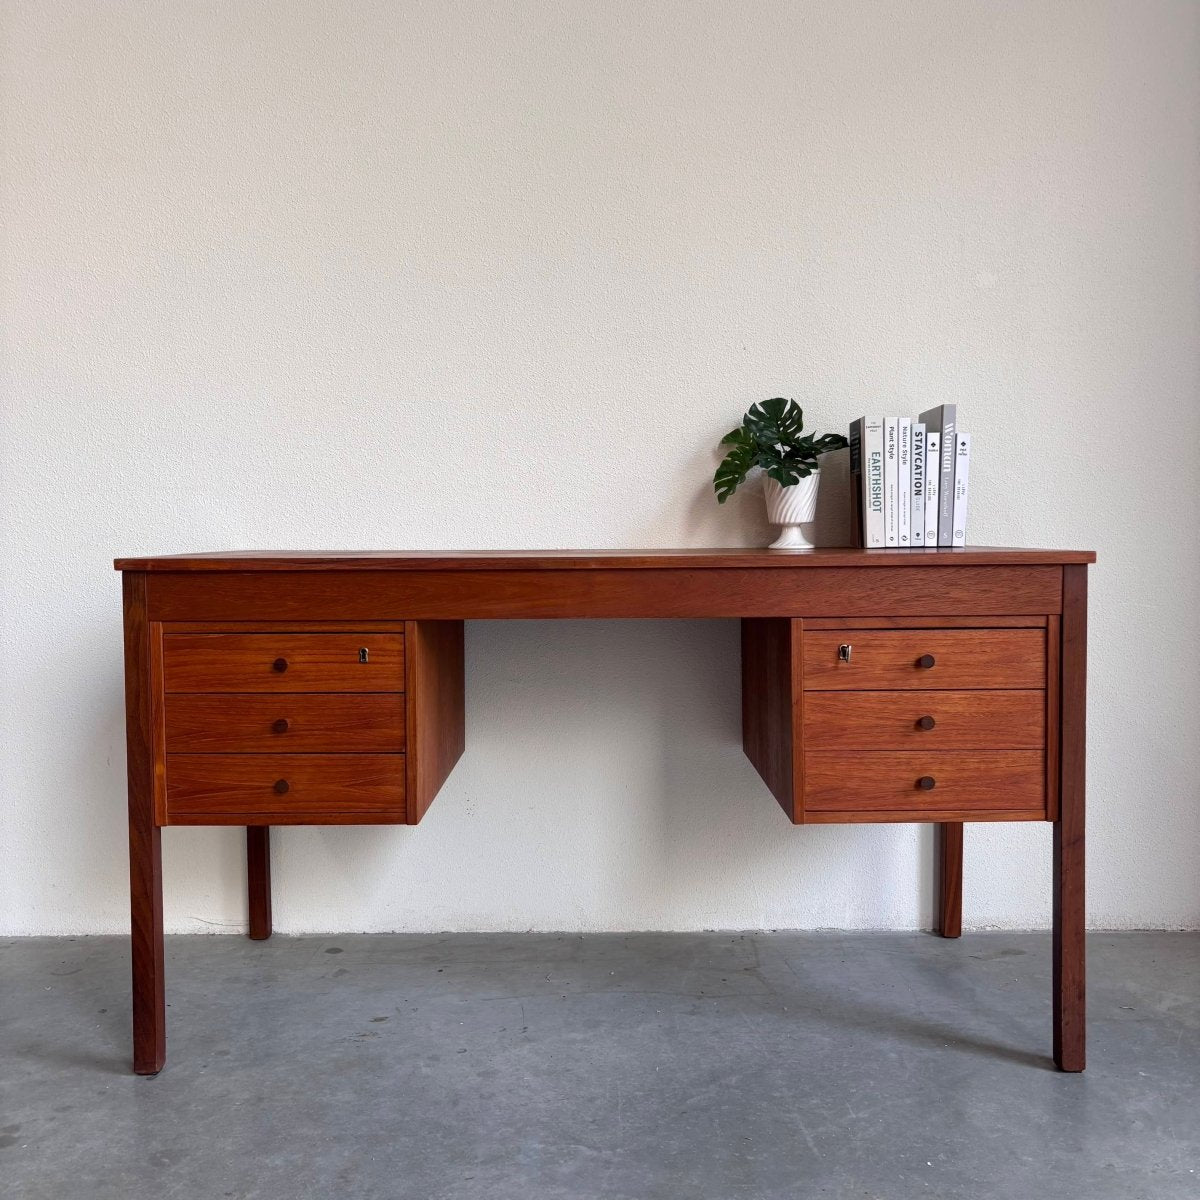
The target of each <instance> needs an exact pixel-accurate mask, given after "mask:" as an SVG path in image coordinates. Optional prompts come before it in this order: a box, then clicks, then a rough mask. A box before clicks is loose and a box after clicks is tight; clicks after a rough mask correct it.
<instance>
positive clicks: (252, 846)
mask: <svg viewBox="0 0 1200 1200" xmlns="http://www.w3.org/2000/svg"><path fill="white" fill-rule="evenodd" d="M246 879H247V882H248V884H249V893H250V936H251V937H252V938H253V939H254V940H255V941H256V942H262V941H265V940H266V939H267V938H269V937H270V936H271V829H270V826H267V825H247V826H246Z"/></svg>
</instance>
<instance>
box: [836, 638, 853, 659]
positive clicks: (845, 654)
mask: <svg viewBox="0 0 1200 1200" xmlns="http://www.w3.org/2000/svg"><path fill="white" fill-rule="evenodd" d="M853 653H854V647H853V646H852V645H851V644H850V643H849V642H843V643H842V644H841V645H840V646H839V647H838V662H844V663H848V662H849V661H850V655H851V654H853Z"/></svg>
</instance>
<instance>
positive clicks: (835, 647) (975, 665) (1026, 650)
mask: <svg viewBox="0 0 1200 1200" xmlns="http://www.w3.org/2000/svg"><path fill="white" fill-rule="evenodd" d="M843 645H845V646H848V647H850V652H849V653H850V657H849V660H848V661H847V660H846V659H844V658H842V657H840V656H839V647H841V646H843ZM803 646H804V687H805V690H818V691H819V690H827V689H828V690H851V691H854V690H874V689H883V690H887V689H897V688H904V689H907V688H945V689H960V690H965V689H976V688H1004V689H1011V688H1044V687H1045V686H1046V631H1045V630H1044V629H845V630H828V629H815V630H811V631H809V630H806V631H805V633H804V638H803Z"/></svg>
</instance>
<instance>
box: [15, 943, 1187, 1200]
mask: <svg viewBox="0 0 1200 1200" xmlns="http://www.w3.org/2000/svg"><path fill="white" fill-rule="evenodd" d="M1089 957H1090V975H1091V978H1090V991H1091V995H1090V1010H1091V1011H1090V1017H1091V1024H1090V1044H1089V1063H1090V1066H1089V1069H1088V1071H1087V1073H1086V1074H1085V1075H1082V1076H1067V1075H1060V1074H1058V1073H1057V1072H1055V1071H1054V1070H1053V1069H1052V1068H1051V1067H1050V1064H1049V1060H1048V1057H1047V1056H1048V1052H1049V1046H1050V999H1049V975H1050V970H1049V937H1048V935H1045V934H979V935H968V936H966V937H964V938H963V939H962V940H961V942H957V943H956V942H944V941H941V940H940V939H937V938H934V937H931V936H928V935H902V934H896V935H893V934H887V935H863V934H855V935H840V934H747V935H731V934H638V935H631V936H619V935H607V936H587V937H579V936H575V935H561V936H560V935H553V934H524V935H486V936H485V935H448V936H410V935H404V936H353V937H342V936H339V937H325V938H282V937H276V938H274V939H272V941H270V942H266V943H252V942H249V941H247V940H244V939H241V938H233V937H208V938H206V937H175V938H169V939H168V947H167V965H168V999H169V1001H170V1008H169V1010H168V1014H169V1022H170V1028H169V1043H168V1044H169V1059H168V1063H167V1066H166V1069H165V1070H164V1071H163V1072H162V1074H161V1075H159V1076H158V1077H157V1078H154V1079H138V1078H135V1077H133V1076H131V1075H130V1074H128V1053H129V1050H128V1026H129V1016H128V1003H129V987H128V982H127V973H128V949H127V945H126V942H125V940H124V939H119V938H80V939H71V940H67V939H50V938H39V939H19V940H14V941H9V942H7V943H6V944H3V945H2V947H0V981H2V984H0V1195H3V1196H4V1197H5V1198H6V1200H43V1198H44V1200H74V1198H76V1197H80V1198H82V1197H86V1198H88V1200H108V1198H112V1200H140V1198H142V1197H153V1198H154V1200H170V1198H172V1197H186V1198H187V1200H197V1198H205V1197H216V1198H220V1200H225V1198H229V1197H236V1198H239V1200H251V1198H253V1200H274V1198H275V1197H281V1198H283V1197H286V1198H287V1200H307V1198H308V1197H313V1198H319V1200H331V1198H334V1197H337V1198H347V1200H357V1198H375V1197H379V1198H381V1200H384V1198H386V1200H395V1198H400V1197H403V1198H405V1200H407V1198H409V1197H412V1198H420V1200H468V1198H475V1197H479V1198H486V1200H509V1198H512V1200H518V1198H519V1200H532V1198H539V1197H545V1198H548V1200H567V1198H571V1200H575V1198H580V1197H597V1198H599V1197H605V1198H606V1200H610V1198H611V1200H623V1198H628V1200H659V1198H662V1200H667V1198H671V1200H674V1198H676V1197H680V1198H685V1200H707V1198H710V1197H711V1198H713V1200H742V1198H745V1200H784V1198H785V1197H786V1198H787V1200H796V1198H801V1197H809V1196H813V1197H839V1198H841V1197H846V1198H850V1197H853V1198H856V1200H862V1198H869V1197H886V1198H887V1200H901V1198H903V1197H909V1196H921V1197H964V1198H971V1200H983V1198H987V1200H1009V1198H1011V1200H1051V1198H1053V1197H1080V1198H1084V1197H1086V1198H1087V1200H1106V1198H1108V1197H1113V1198H1117V1197H1119V1198H1120V1200H1138V1198H1141V1197H1180V1198H1183V1197H1187V1198H1188V1200H1196V1198H1197V1197H1198V1196H1200V935H1194V934H1193V935H1189V934H1155V933H1135V934H1117V935H1108V934H1105V935H1095V936H1093V937H1092V938H1091V939H1090V941H1089Z"/></svg>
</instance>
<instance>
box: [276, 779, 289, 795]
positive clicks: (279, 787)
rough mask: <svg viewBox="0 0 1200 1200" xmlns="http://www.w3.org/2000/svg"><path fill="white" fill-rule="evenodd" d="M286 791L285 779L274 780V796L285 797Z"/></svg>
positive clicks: (286, 782) (286, 783)
mask: <svg viewBox="0 0 1200 1200" xmlns="http://www.w3.org/2000/svg"><path fill="white" fill-rule="evenodd" d="M287 791H288V781H287V780H286V779H277V780H275V794H276V795H277V796H286V795H287Z"/></svg>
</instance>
